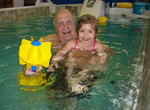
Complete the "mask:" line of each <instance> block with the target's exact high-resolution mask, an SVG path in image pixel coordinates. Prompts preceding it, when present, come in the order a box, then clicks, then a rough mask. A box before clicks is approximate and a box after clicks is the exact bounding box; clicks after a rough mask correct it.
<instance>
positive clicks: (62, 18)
mask: <svg viewBox="0 0 150 110" xmlns="http://www.w3.org/2000/svg"><path fill="white" fill-rule="evenodd" d="M68 20H73V17H72V16H57V18H56V22H59V21H68Z"/></svg>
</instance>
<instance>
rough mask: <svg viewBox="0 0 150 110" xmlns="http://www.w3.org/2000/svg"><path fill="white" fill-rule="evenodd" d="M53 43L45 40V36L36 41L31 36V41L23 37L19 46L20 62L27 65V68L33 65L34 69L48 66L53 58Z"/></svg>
mask: <svg viewBox="0 0 150 110" xmlns="http://www.w3.org/2000/svg"><path fill="white" fill-rule="evenodd" d="M51 56H52V54H51V43H50V42H43V38H40V40H39V41H35V40H34V39H33V37H32V36H31V41H29V40H26V39H22V42H21V46H20V47H19V63H20V64H21V65H25V64H26V65H27V70H29V69H30V68H31V67H32V70H33V71H36V69H38V71H40V66H44V67H48V66H49V61H50V58H51Z"/></svg>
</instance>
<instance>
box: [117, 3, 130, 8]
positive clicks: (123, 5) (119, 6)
mask: <svg viewBox="0 0 150 110" xmlns="http://www.w3.org/2000/svg"><path fill="white" fill-rule="evenodd" d="M117 7H118V8H132V7H133V5H132V3H126V2H120V3H119V2H118V3H117Z"/></svg>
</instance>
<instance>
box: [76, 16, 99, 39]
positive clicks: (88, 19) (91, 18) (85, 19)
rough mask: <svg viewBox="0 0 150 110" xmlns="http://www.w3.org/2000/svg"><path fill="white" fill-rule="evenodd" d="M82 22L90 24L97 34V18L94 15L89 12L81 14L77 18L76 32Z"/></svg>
mask: <svg viewBox="0 0 150 110" xmlns="http://www.w3.org/2000/svg"><path fill="white" fill-rule="evenodd" d="M82 24H91V26H92V28H94V29H95V33H96V34H97V32H98V29H97V20H96V17H95V16H93V15H90V14H85V15H83V16H81V17H80V18H79V19H78V24H77V34H78V32H79V30H80V28H81V26H82ZM95 38H96V36H95Z"/></svg>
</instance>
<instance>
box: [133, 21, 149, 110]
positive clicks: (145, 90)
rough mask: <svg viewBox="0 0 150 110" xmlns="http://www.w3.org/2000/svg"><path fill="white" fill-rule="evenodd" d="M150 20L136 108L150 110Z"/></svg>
mask: <svg viewBox="0 0 150 110" xmlns="http://www.w3.org/2000/svg"><path fill="white" fill-rule="evenodd" d="M149 30H150V20H149V24H148V32H147V40H146V48H145V60H144V70H143V74H142V81H141V85H140V93H139V97H138V104H137V109H136V110H150V98H149V97H150V80H149V79H150V74H149V73H150V57H149V56H150V49H149V48H150V31H149Z"/></svg>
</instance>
